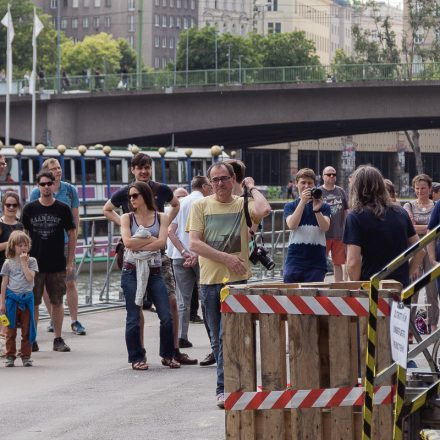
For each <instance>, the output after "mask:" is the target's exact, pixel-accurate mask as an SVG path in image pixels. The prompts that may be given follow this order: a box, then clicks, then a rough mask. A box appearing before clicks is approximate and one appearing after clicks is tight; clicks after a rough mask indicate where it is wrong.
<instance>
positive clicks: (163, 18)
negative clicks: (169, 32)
mask: <svg viewBox="0 0 440 440" xmlns="http://www.w3.org/2000/svg"><path fill="white" fill-rule="evenodd" d="M162 27H167V16H166V15H162Z"/></svg>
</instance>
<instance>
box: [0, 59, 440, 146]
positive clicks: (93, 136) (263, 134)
mask: <svg viewBox="0 0 440 440" xmlns="http://www.w3.org/2000/svg"><path fill="white" fill-rule="evenodd" d="M393 66H395V65H393ZM356 67H357V71H356V72H358V74H356V75H351V76H349V77H348V76H347V75H346V72H345V76H342V75H339V77H338V76H335V75H330V74H328V75H327V76H326V75H325V70H323V71H322V70H320V71H319V75H317V74H316V72H315V73H313V71H312V70H310V69H311V68H310V67H308V69H309V70H306V71H292V69H295V68H279V69H278V70H277V69H272V70H271V71H272V74H271V75H265V76H264V75H263V76H261V75H260V76H258V75H255V74H254V75H250V73H249V72H247V73H246V70H250V69H241V70H240V71H238V69H235V70H234V71H232V72H231V71H227V72H224V71H217V72H216V74H217V78H216V80H215V81H214V80H211V79H210V78H211V77H212V75H213V71H204V74H203V75H199V76H197V77H196V76H194V75H195V73H194V72H186V75H185V74H183V76H182V72H179V77H178V80H177V78H176V76H175V75H174V77H173V72H169V73H168V76H164V74H163V73H162V76H161V77H156V79H157V78H160V79H161V81H159V82H154V83H150V82H149V83H148V84H149V86H148V87H133V88H131V87H130V84H133V83H134V81H135V79H133V78H130V80H129V82H128V83H127V84H125V85H124V87H123V88H122V89H121V88H120V87H116V86H114V87H105V84H107V83H106V81H107V79H106V80H105V81H104V82H103V83H102V84H101V83H98V87H94V88H88V89H87V90H84V89H80V88H79V87H78V90H76V89H72V90H69V91H67V92H66V93H58V94H56V93H54V94H51V93H41V94H40V97H39V99H38V100H37V115H38V116H37V142H42V143H46V138H45V133H48V134H49V136H50V139H51V142H52V144H54V145H57V144H60V143H63V144H66V145H68V146H75V145H78V144H95V143H102V144H109V145H121V144H127V143H136V144H139V145H152V146H157V145H170V144H171V142H172V135H173V134H174V142H175V144H176V145H179V146H186V145H187V146H192V147H197V146H200V147H201V146H210V145H212V144H220V145H224V146H225V147H234V148H245V147H250V146H256V145H267V144H273V143H280V142H288V141H296V140H304V139H318V138H323V137H333V136H346V135H353V134H360V133H377V132H387V131H398V130H410V129H429V128H440V87H439V86H440V81H439V80H435V79H434V80H431V79H426V78H425V77H417V78H411V80H408V78H405V77H404V75H402V74H401V72H402V71H404V69H403V70H402V69H400V70H399V69H394V70H391V72H392V75H390V74H384V70H383V69H382V70H379V72H380V75H379V74H378V75H376V76H375V75H371V74H370V73H369V71H367V72H366V71H365V69H364V70H362V66H356ZM370 67H371V66H370ZM319 68H322V66H319ZM288 69H290V70H288ZM252 70H253V71H256V70H258V69H252ZM260 70H264V69H260ZM273 72H275V73H276V75H275V73H273ZM295 72H297V73H298V72H300V73H301V72H302V73H301V75H295ZM307 72H308V73H307ZM323 72H324V74H323ZM184 73H185V72H184ZM198 73H199V74H200V72H198ZM312 73H313V74H312ZM190 74H191V75H190ZM306 74H307V75H306ZM225 75H227V76H226V78H225ZM119 77H120V76H119ZM199 77H201V78H202V80H197V81H196V80H194V78H199ZM434 77H435V76H434ZM437 77H438V76H437ZM261 78H262V79H261ZM326 78H327V80H328V79H330V81H331V82H327V81H326ZM338 78H342V79H338ZM415 79H416V80H415ZM95 80H96V79H95ZM223 80H224V81H223ZM81 81H84V79H83V78H81ZM143 81H144V80H143ZM88 84H90V81H89V83H88ZM142 84H144V82H142ZM4 119H5V118H4V105H2V106H1V110H0V136H3V135H4V131H5V130H4ZM10 136H11V139H12V140H13V141H21V142H26V143H28V142H29V141H30V138H31V99H30V97H29V96H16V97H12V99H11V131H10Z"/></svg>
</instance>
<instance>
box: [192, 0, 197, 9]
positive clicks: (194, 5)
mask: <svg viewBox="0 0 440 440" xmlns="http://www.w3.org/2000/svg"><path fill="white" fill-rule="evenodd" d="M191 9H193V10H194V9H196V0H191Z"/></svg>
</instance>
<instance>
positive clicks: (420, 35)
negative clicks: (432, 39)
mask: <svg viewBox="0 0 440 440" xmlns="http://www.w3.org/2000/svg"><path fill="white" fill-rule="evenodd" d="M424 39H425V32H423V29H417V30H416V35H415V37H414V43H415V44H423V41H424Z"/></svg>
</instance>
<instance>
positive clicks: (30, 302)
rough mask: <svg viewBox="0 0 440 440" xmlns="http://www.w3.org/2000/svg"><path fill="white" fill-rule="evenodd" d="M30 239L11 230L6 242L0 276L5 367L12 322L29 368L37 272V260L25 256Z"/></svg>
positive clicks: (12, 349) (12, 350)
mask: <svg viewBox="0 0 440 440" xmlns="http://www.w3.org/2000/svg"><path fill="white" fill-rule="evenodd" d="M30 248H31V239H30V238H29V237H28V235H26V233H24V232H23V231H14V232H12V234H11V235H10V237H9V240H8V244H7V245H6V261H5V262H4V264H3V267H2V269H1V272H0V274H1V275H2V277H3V279H2V284H1V301H0V314H2V313H5V312H6V316H7V317H8V319H9V323H10V324H9V327H8V329H7V332H6V362H5V365H6V367H13V366H14V362H15V358H16V353H17V348H16V344H15V338H16V336H17V328H16V321H17V320H20V323H21V350H20V351H21V360H22V362H23V366H24V367H32V360H31V353H32V343H33V342H34V341H35V340H36V336H37V335H36V327H35V320H34V294H33V292H32V290H33V288H34V277H35V272H38V265H37V260H36V259H35V258H33V257H29V255H28V253H29V250H30Z"/></svg>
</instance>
